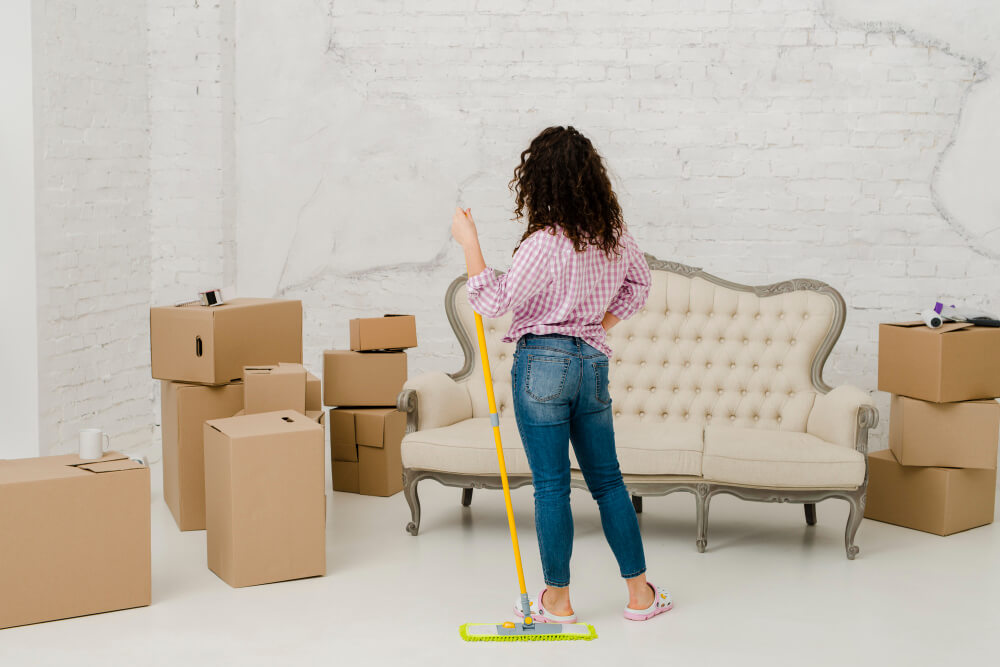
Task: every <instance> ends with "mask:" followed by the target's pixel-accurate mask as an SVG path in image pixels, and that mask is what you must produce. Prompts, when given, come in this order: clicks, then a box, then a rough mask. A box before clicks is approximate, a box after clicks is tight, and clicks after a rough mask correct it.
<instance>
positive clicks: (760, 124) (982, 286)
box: [236, 0, 1000, 447]
mask: <svg viewBox="0 0 1000 667" xmlns="http://www.w3.org/2000/svg"><path fill="white" fill-rule="evenodd" d="M897 5H898V13H899V22H900V23H899V24H896V26H895V27H890V28H887V29H886V31H885V32H882V31H881V30H882V28H880V27H879V26H871V27H870V28H869V29H865V27H863V26H857V25H855V24H852V23H850V22H847V21H840V20H833V19H832V18H828V17H827V16H825V15H824V6H823V3H821V2H819V1H818V0H732V1H730V0H720V1H716V0H685V1H683V2H672V3H661V2H652V1H651V0H645V1H636V2H619V3H612V4H608V3H602V2H596V1H594V2H590V1H588V2H580V1H578V0H574V1H572V2H570V1H568V0H566V1H561V0H549V1H545V2H533V1H521V2H513V1H511V0H504V1H502V2H492V1H484V0H476V1H473V0H465V1H463V0H453V1H449V0H439V1H435V2H429V1H427V0H421V1H414V2H406V1H396V2H379V3H372V2H364V1H362V0H353V1H352V0H346V1H345V0H337V1H336V2H327V3H325V5H324V6H319V5H317V4H316V3H305V2H291V3H283V4H282V6H281V7H280V8H277V7H274V8H270V9H269V8H266V7H264V8H262V7H254V8H253V10H252V11H247V12H243V13H241V15H240V20H239V22H238V25H237V72H238V77H239V78H238V82H237V90H236V94H237V102H236V103H237V108H238V109H241V110H243V111H242V112H241V114H240V115H239V116H238V119H237V142H238V145H239V146H241V147H242V148H241V150H242V152H241V154H240V155H239V165H240V166H239V169H240V172H239V173H240V177H239V188H238V194H237V199H238V206H239V210H240V216H239V221H238V226H239V232H238V233H239V234H240V274H239V281H240V284H241V285H244V286H252V287H253V288H254V289H255V290H257V291H262V292H274V293H280V294H284V295H286V296H296V297H301V298H303V299H304V300H305V302H306V313H307V326H306V342H307V359H310V360H318V359H319V353H320V350H321V349H322V348H323V347H324V346H329V345H330V344H336V345H343V344H345V342H346V320H347V319H348V318H349V317H351V316H355V315H357V314H359V313H373V312H376V313H377V312H382V311H396V312H401V311H402V312H415V313H416V314H417V316H418V322H419V323H420V325H419V326H420V336H421V346H420V348H419V350H417V351H414V352H413V353H412V354H411V373H416V372H420V371H422V370H426V369H430V368H444V369H446V370H455V368H456V367H457V359H458V357H457V354H458V348H457V346H456V345H455V344H454V343H452V342H451V334H450V332H449V330H448V327H447V323H446V322H445V321H444V318H443V315H442V310H441V305H440V304H441V295H442V293H443V290H444V288H445V286H446V285H447V283H448V282H449V280H450V279H451V278H453V277H454V276H455V275H457V274H459V273H460V272H461V271H462V268H463V267H462V260H461V256H460V254H459V252H458V251H457V248H456V247H454V245H452V244H449V242H448V240H447V225H448V223H449V217H450V208H451V206H453V205H454V204H455V203H456V200H458V201H460V202H461V203H463V204H464V205H466V206H471V207H472V208H473V212H474V214H476V217H477V219H478V221H479V225H480V230H481V234H482V236H483V240H484V247H485V249H486V254H487V259H488V260H490V261H491V262H493V263H495V264H497V265H498V266H505V265H506V264H507V263H508V262H509V257H510V249H511V248H512V246H513V243H514V241H515V239H516V237H517V235H518V233H519V230H518V228H516V227H515V226H514V225H513V224H511V223H508V222H506V221H507V220H508V219H509V217H510V209H511V202H510V195H509V194H508V193H507V191H506V183H507V180H508V179H509V177H510V174H511V172H512V170H513V167H514V165H515V164H516V162H517V156H518V153H519V152H520V150H522V149H523V148H524V147H525V146H526V144H527V142H528V141H529V140H530V138H531V137H532V136H533V135H534V133H536V132H537V131H538V130H540V129H541V128H543V127H545V126H546V125H549V124H573V125H576V126H577V127H578V128H580V129H581V130H583V131H585V132H586V133H587V134H588V135H590V136H591V137H592V138H593V139H594V141H595V142H596V143H597V145H598V147H599V148H600V149H601V150H602V152H603V153H604V155H605V157H606V158H607V159H608V162H609V164H610V166H611V168H612V170H613V171H614V172H615V174H616V176H617V181H618V189H619V194H620V196H621V198H622V203H623V206H624V210H625V213H626V218H627V220H628V222H629V224H630V226H631V228H632V230H633V232H634V233H635V235H636V236H637V238H639V239H640V241H641V243H642V245H643V246H644V248H645V249H646V250H647V251H649V252H651V253H653V254H655V255H657V256H659V257H661V258H666V259H673V260H677V261H681V262H684V263H688V264H694V265H697V266H702V267H704V268H705V269H706V270H708V271H711V272H714V273H718V274H720V275H722V276H724V277H727V278H731V279H734V280H737V281H741V282H748V283H766V282H772V281H776V280H781V279H785V278H791V277H797V276H805V277H813V278H819V279H822V280H825V281H827V282H829V283H831V284H832V285H834V286H835V287H837V288H838V289H840V290H841V291H842V292H843V294H844V296H845V298H846V300H847V303H848V304H849V307H850V310H849V314H848V323H847V327H846V329H845V331H844V335H843V337H842V339H841V342H840V344H839V345H838V346H837V348H836V351H835V352H834V354H833V356H832V358H831V360H830V362H829V365H828V370H827V377H826V379H827V381H828V382H830V383H832V384H838V383H842V382H851V383H855V384H857V385H859V386H861V387H863V388H865V389H869V390H870V389H874V388H875V384H876V372H875V369H876V329H877V326H876V325H877V323H878V322H880V321H886V320H891V319H897V318H900V317H909V316H910V314H912V313H913V312H915V311H917V310H919V309H920V308H922V307H925V306H927V305H929V304H932V303H933V301H934V300H936V299H937V297H938V296H939V295H948V296H950V297H956V298H964V299H967V300H969V301H971V302H973V303H977V304H979V305H981V306H982V307H984V308H987V309H992V310H1000V299H998V298H997V296H996V292H995V276H996V274H997V270H998V269H1000V262H998V261H997V260H995V259H991V258H989V257H987V256H984V255H983V254H979V253H977V251H976V249H975V248H974V247H973V246H974V240H973V239H970V238H969V237H968V235H967V234H965V233H963V230H962V228H961V226H960V225H958V224H956V223H955V221H953V220H949V219H946V217H945V216H944V215H943V214H942V212H941V211H939V206H938V202H937V201H936V199H935V192H934V189H933V187H932V183H933V179H934V177H935V170H936V168H937V166H938V164H939V161H940V160H941V158H942V155H943V153H944V152H945V151H946V149H947V147H948V146H949V142H950V141H951V140H952V136H953V134H954V133H955V131H956V126H957V125H958V123H959V121H960V111H961V109H962V105H963V100H964V98H965V97H964V96H965V95H966V93H967V91H968V90H969V89H970V87H972V86H973V85H975V84H974V81H975V80H977V79H982V78H984V74H985V72H984V71H983V70H984V68H985V64H984V63H983V62H982V61H981V60H978V59H976V58H975V57H972V56H963V55H960V54H961V45H954V46H952V45H949V44H947V43H944V42H942V41H939V40H936V39H934V38H933V36H930V37H928V36H926V35H924V36H922V35H915V34H911V33H909V32H907V31H906V30H905V25H906V20H907V18H908V16H907V7H908V5H906V4H905V3H897ZM977 6H981V8H985V7H986V3H978V5H977ZM984 11H986V10H985V9H984ZM993 13H994V14H996V13H997V12H996V10H993ZM998 19H1000V16H998ZM900 26H903V27H900ZM273 34H286V35H291V34H295V35H296V39H295V40H294V43H290V40H281V39H277V40H275V39H274V38H273ZM241 45H243V46H242V47H241ZM241 48H242V49H243V50H242V51H241ZM275 91H279V92H275ZM304 137H309V138H310V139H309V143H308V144H307V145H304V142H303V138H304ZM292 146H294V149H292V148H291V147H292ZM347 150H349V151H350V152H351V153H352V155H353V159H352V160H343V159H338V158H337V157H336V156H339V155H341V154H343V152H344V151H347ZM331 156H333V157H331ZM470 156H471V157H470ZM275 161H276V162H278V163H279V165H280V166H278V167H276V166H275V165H274V164H273V162H275ZM390 161H392V162H393V163H394V164H398V165H401V166H400V167H399V168H398V169H397V170H395V171H393V170H392V169H389V168H385V167H383V165H385V164H386V163H388V162H390ZM470 162H471V164H470ZM454 165H458V166H454ZM366 171H367V172H368V173H369V174H370V177H369V178H367V179H365V178H363V177H359V175H358V174H359V173H360V174H364V173H365V172H366ZM282 172H287V173H282ZM441 172H443V173H441ZM303 184H305V185H307V186H308V187H299V186H300V185H303ZM265 204H266V207H267V210H266V212H262V213H259V214H258V211H261V210H262V208H263V207H264V205H265ZM293 220H294V221H295V224H294V225H293V224H291V221H293ZM359 228H360V229H362V230H364V231H363V232H357V231H356V230H358V229H359ZM258 237H266V240H255V239H256V238H258ZM244 258H246V259H247V264H246V265H244ZM251 266H252V267H254V268H255V271H254V272H253V275H252V276H251V275H248V274H247V272H246V271H245V269H247V268H248V267H251ZM278 269H280V270H278ZM878 400H879V406H880V408H882V410H883V415H886V416H887V411H888V405H887V397H886V396H884V395H880V396H879V398H878ZM884 423H885V422H883V424H884ZM881 431H882V430H881V429H880V436H879V437H881ZM877 443H878V440H876V443H875V446H876V447H878V444H877Z"/></svg>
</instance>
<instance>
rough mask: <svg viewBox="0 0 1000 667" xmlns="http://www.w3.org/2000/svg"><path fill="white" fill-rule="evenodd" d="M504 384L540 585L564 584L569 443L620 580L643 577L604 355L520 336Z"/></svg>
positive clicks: (568, 342) (578, 343) (569, 525)
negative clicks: (525, 469) (531, 490)
mask: <svg viewBox="0 0 1000 667" xmlns="http://www.w3.org/2000/svg"><path fill="white" fill-rule="evenodd" d="M511 380H512V382H513V387H514V415H515V416H516V417H517V428H518V431H519V432H520V434H521V442H523V443H524V451H525V453H526V454H527V456H528V464H529V465H530V466H531V474H532V477H533V483H534V486H535V530H536V531H537V533H538V549H539V551H540V552H541V555H542V571H543V573H544V575H545V584H546V585H547V586H560V587H561V586H569V559H570V556H571V555H572V553H573V515H572V513H571V511H570V506H569V490H570V488H569V482H570V473H569V470H570V464H569V445H570V443H571V442H572V444H573V450H574V451H575V452H576V460H577V462H578V463H579V464H580V471H581V472H582V473H583V477H584V479H585V480H586V482H587V488H588V489H590V494H591V495H592V496H593V497H594V500H596V501H597V506H598V507H599V508H600V511H601V525H602V526H603V527H604V536H605V538H607V540H608V544H609V545H611V550H612V551H613V552H614V554H615V558H616V559H617V560H618V567H619V569H620V570H621V575H622V577H624V578H626V579H630V578H632V577H637V576H639V575H640V574H642V573H643V572H645V571H646V560H645V557H644V555H643V551H642V537H641V536H640V535H639V521H638V520H637V519H636V516H635V509H634V508H633V507H632V501H631V499H630V498H629V495H628V491H626V490H625V484H624V483H623V482H622V474H621V470H620V469H619V467H618V455H617V453H616V452H615V432H614V426H613V425H612V422H611V396H610V395H609V394H608V358H607V356H606V355H605V354H604V353H603V352H601V351H600V350H597V349H596V348H594V347H591V346H590V345H588V344H587V343H585V342H584V341H583V340H581V339H580V338H576V337H572V336H564V335H560V334H548V335H544V336H538V335H535V334H525V335H524V336H522V337H521V338H520V340H518V341H517V352H516V353H515V354H514V367H513V368H512V369H511Z"/></svg>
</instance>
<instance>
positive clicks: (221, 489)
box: [205, 410, 326, 587]
mask: <svg viewBox="0 0 1000 667" xmlns="http://www.w3.org/2000/svg"><path fill="white" fill-rule="evenodd" d="M323 436H324V429H323V427H322V426H320V425H319V424H317V423H316V422H314V421H312V420H311V419H309V418H307V417H306V416H305V415H302V414H299V413H297V412H294V411H292V410H282V411H280V412H265V413H260V414H255V415H245V416H242V417H232V418H229V419H217V420H212V421H209V422H206V424H205V520H206V530H207V535H206V541H207V545H208V566H209V569H211V570H212V571H213V572H215V573H216V574H217V575H218V576H219V577H220V578H221V579H222V580H224V581H226V582H227V583H228V584H229V585H231V586H234V587H240V586H254V585H257V584H265V583H270V582H275V581H284V580H288V579H299V578H302V577H312V576H319V575H323V574H325V573H326V530H325V520H324V517H325V514H326V496H325V486H326V480H325V475H324V467H325V466H324V461H323V440H324V437H323Z"/></svg>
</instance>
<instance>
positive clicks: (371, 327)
mask: <svg viewBox="0 0 1000 667" xmlns="http://www.w3.org/2000/svg"><path fill="white" fill-rule="evenodd" d="M350 328H351V349H352V350H354V351H356V352H360V351H363V350H402V349H405V348H408V347H416V346H417V321H416V318H414V317H413V315H384V316H383V317H362V318H356V319H353V320H351V322H350Z"/></svg>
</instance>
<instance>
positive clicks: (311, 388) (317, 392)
mask: <svg viewBox="0 0 1000 667" xmlns="http://www.w3.org/2000/svg"><path fill="white" fill-rule="evenodd" d="M322 409H323V387H322V383H321V382H320V379H319V378H318V377H316V376H315V375H313V374H312V373H308V372H307V373H306V412H307V413H309V412H315V411H317V410H322Z"/></svg>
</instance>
